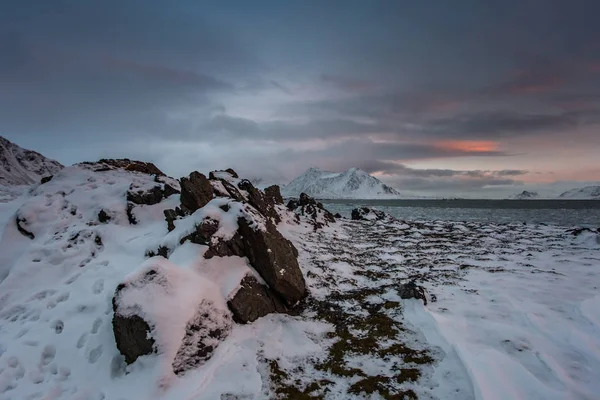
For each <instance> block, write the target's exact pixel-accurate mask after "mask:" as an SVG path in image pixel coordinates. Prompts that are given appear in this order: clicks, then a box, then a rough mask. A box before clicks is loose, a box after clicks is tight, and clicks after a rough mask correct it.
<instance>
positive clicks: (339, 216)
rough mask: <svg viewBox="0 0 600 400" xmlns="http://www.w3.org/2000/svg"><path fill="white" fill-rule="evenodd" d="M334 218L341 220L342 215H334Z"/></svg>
mask: <svg viewBox="0 0 600 400" xmlns="http://www.w3.org/2000/svg"><path fill="white" fill-rule="evenodd" d="M334 217H335V218H343V217H342V214H340V213H335V215H334Z"/></svg>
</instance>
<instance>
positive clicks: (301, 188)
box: [282, 167, 402, 199]
mask: <svg viewBox="0 0 600 400" xmlns="http://www.w3.org/2000/svg"><path fill="white" fill-rule="evenodd" d="M300 193H306V194H308V195H309V196H312V197H316V198H320V199H394V198H400V197H402V194H401V193H400V192H398V191H397V190H396V189H394V188H392V187H391V186H388V185H386V184H385V183H383V182H381V181H380V180H379V179H377V178H375V177H374V176H371V175H369V174H368V173H367V172H365V171H363V170H361V169H359V168H350V169H347V170H346V171H343V172H331V171H325V170H321V169H319V168H314V167H311V168H309V169H307V170H306V171H305V172H304V173H303V174H301V175H300V176H298V177H296V178H295V179H294V180H292V181H291V182H290V183H289V184H287V185H285V186H284V187H283V188H282V194H283V195H284V196H286V197H297V196H299V195H300Z"/></svg>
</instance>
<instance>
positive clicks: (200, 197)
mask: <svg viewBox="0 0 600 400" xmlns="http://www.w3.org/2000/svg"><path fill="white" fill-rule="evenodd" d="M212 199H213V187H212V185H211V184H210V182H209V180H208V179H206V176H204V175H203V174H201V173H200V172H197V171H194V172H192V173H191V174H190V175H189V177H188V178H181V205H182V207H184V208H185V209H186V210H187V211H188V212H189V213H193V212H194V211H196V210H197V209H199V208H202V207H204V206H205V205H207V204H208V202H209V201H211V200H212Z"/></svg>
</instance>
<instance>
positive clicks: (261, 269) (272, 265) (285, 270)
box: [238, 218, 306, 306]
mask: <svg viewBox="0 0 600 400" xmlns="http://www.w3.org/2000/svg"><path fill="white" fill-rule="evenodd" d="M238 225H239V232H240V234H241V236H242V241H243V242H244V253H245V255H246V256H247V257H248V260H250V263H251V264H252V266H253V267H254V269H256V271H258V273H259V274H260V276H261V277H262V278H263V279H264V280H265V282H266V283H267V284H268V285H269V287H270V288H271V290H272V291H273V292H275V293H276V294H277V295H278V296H279V297H280V298H281V299H282V300H283V302H284V303H285V304H286V305H288V306H293V305H294V304H296V303H297V302H298V301H299V300H300V299H302V298H303V297H304V295H305V294H306V282H305V281H304V277H303V276H302V271H301V270H300V266H299V265H298V259H297V256H298V250H296V248H295V247H294V245H293V244H292V242H290V241H289V240H287V239H286V238H284V237H283V235H282V234H281V233H280V232H279V231H278V230H277V229H276V228H275V226H274V225H272V224H268V225H267V229H266V231H262V230H260V229H253V228H252V227H250V226H249V225H248V222H247V221H246V220H245V219H243V218H240V219H239V220H238Z"/></svg>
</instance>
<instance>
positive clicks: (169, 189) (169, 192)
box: [162, 183, 181, 199]
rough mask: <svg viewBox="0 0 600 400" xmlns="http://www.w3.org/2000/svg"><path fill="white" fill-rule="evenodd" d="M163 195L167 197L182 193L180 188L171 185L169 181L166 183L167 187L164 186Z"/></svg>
mask: <svg viewBox="0 0 600 400" xmlns="http://www.w3.org/2000/svg"><path fill="white" fill-rule="evenodd" d="M162 192H163V197H164V198H165V199H166V198H167V197H169V196H172V195H174V194H179V193H181V192H180V191H179V190H177V189H175V188H174V187H173V186H171V185H169V184H168V183H165V187H164V188H163V191H162Z"/></svg>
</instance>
